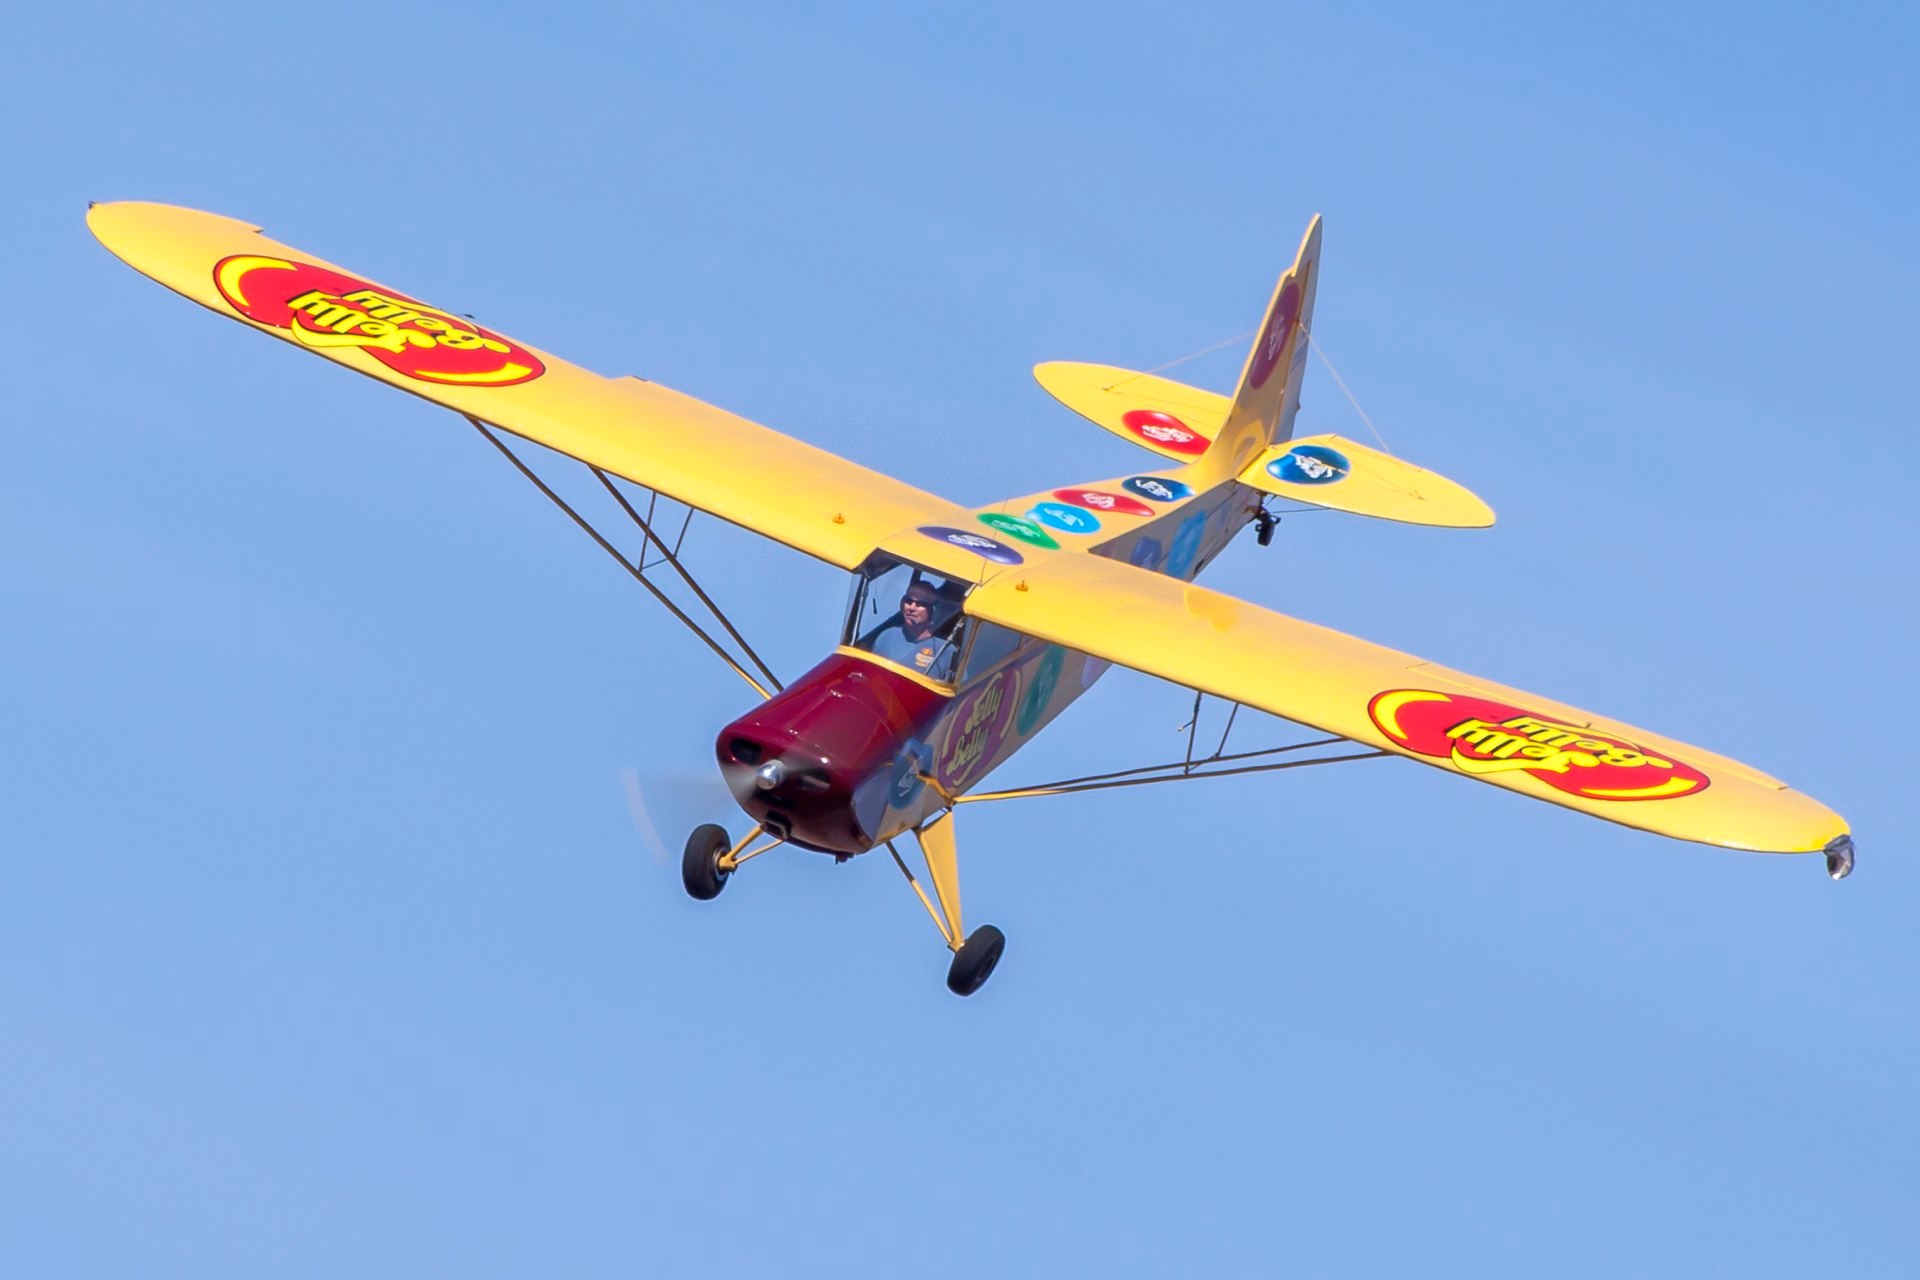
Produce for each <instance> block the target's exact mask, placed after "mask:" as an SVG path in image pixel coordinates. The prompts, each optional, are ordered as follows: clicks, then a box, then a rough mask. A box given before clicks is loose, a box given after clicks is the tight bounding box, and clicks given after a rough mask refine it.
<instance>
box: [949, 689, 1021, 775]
mask: <svg viewBox="0 0 1920 1280" xmlns="http://www.w3.org/2000/svg"><path fill="white" fill-rule="evenodd" d="M1019 694H1020V678H1019V677H1018V676H1017V675H1016V674H1015V673H1014V668H1012V667H1007V668H1005V669H1004V670H1002V671H1000V672H999V673H997V674H995V675H994V676H992V677H991V678H989V679H988V680H987V681H986V683H984V684H982V685H981V686H980V687H979V688H977V689H975V690H974V691H973V692H972V693H969V694H967V695H966V696H965V697H963V698H961V699H960V703H959V705H958V706H956V707H955V708H954V709H953V711H952V713H951V714H950V715H949V716H948V717H947V725H948V728H947V742H946V745H945V746H944V747H942V748H941V751H940V767H939V768H938V769H937V770H935V775H936V776H937V777H939V779H940V780H941V784H942V785H943V786H945V787H946V788H947V789H948V790H949V791H959V790H960V789H962V788H963V787H965V786H967V785H968V784H969V783H971V782H973V781H974V780H975V779H977V778H979V776H980V775H981V774H982V773H984V772H985V771H986V768H987V766H988V765H989V764H992V763H993V758H994V756H995V755H996V754H998V753H999V750H1000V746H1001V744H1002V743H1004V742H1005V741H1006V738H1007V726H1008V725H1010V724H1012V723H1013V709H1014V705H1015V703H1016V702H1017V701H1018V699H1019Z"/></svg>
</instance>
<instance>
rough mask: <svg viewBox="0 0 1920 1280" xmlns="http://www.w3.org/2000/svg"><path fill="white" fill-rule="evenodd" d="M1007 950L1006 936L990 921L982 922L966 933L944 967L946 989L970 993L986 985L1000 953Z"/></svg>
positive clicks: (963, 993)
mask: <svg viewBox="0 0 1920 1280" xmlns="http://www.w3.org/2000/svg"><path fill="white" fill-rule="evenodd" d="M1006 949H1007V935H1006V934H1004V933H1002V932H1000V931H999V930H998V929H996V928H994V927H993V926H992V925H990V924H983V925H981V926H980V927H979V928H978V929H975V930H974V931H973V932H972V933H970V934H968V935H967V940H966V941H965V942H963V943H961V944H960V949H959V950H958V951H956V952H954V953H953V963H952V964H951V965H949V966H947V990H949V991H951V992H953V994H955V995H957V996H970V995H972V994H973V993H974V992H976V991H978V990H979V989H980V988H981V987H984V986H985V985H986V984H987V979H988V978H990V977H992V976H993V967H994V966H995V965H997V964H999V963H1000V953H1001V952H1002V951H1005V950H1006Z"/></svg>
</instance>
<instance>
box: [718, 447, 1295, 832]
mask: <svg viewBox="0 0 1920 1280" xmlns="http://www.w3.org/2000/svg"><path fill="white" fill-rule="evenodd" d="M1182 474H1187V473H1186V472H1185V471H1184V470H1183V469H1170V470H1167V471H1163V472H1157V473H1148V474H1145V475H1140V476H1132V477H1127V478H1126V479H1125V480H1109V481H1101V482H1099V483H1098V484H1096V485H1093V486H1089V487H1088V489H1087V490H1085V491H1084V492H1086V493H1095V494H1097V493H1101V492H1109V491H1113V490H1117V489H1121V488H1122V486H1128V488H1127V489H1126V490H1125V491H1129V492H1134V493H1139V492H1142V488H1141V485H1142V484H1146V485H1148V486H1149V487H1151V486H1152V484H1153V483H1154V482H1156V481H1157V482H1159V483H1160V484H1161V485H1171V487H1170V488H1165V489H1164V490H1162V491H1164V492H1168V493H1177V494H1179V496H1177V497H1172V498H1167V499H1161V500H1160V501H1161V502H1164V504H1165V506H1164V510H1162V509H1161V507H1160V506H1158V505H1156V506H1155V508H1154V514H1153V515H1152V516H1151V517H1146V518H1135V519H1130V520H1126V521H1118V522H1116V523H1119V524H1124V525H1126V526H1128V527H1126V528H1125V529H1124V530H1116V531H1114V532H1112V533H1110V534H1109V535H1108V536H1106V537H1104V538H1103V537H1101V536H1100V535H1101V534H1102V533H1107V532H1108V531H1107V530H1106V529H1104V528H1103V527H1102V526H1101V525H1100V523H1099V521H1098V518H1097V517H1096V518H1095V519H1094V521H1093V529H1092V530H1090V531H1089V532H1088V533H1087V534H1086V535H1083V537H1082V538H1081V539H1080V541H1081V545H1080V546H1079V549H1080V550H1082V551H1084V552H1085V553H1086V554H1091V555H1100V556H1109V557H1113V558H1116V559H1120V560H1125V561H1128V562H1129V563H1132V564H1136V565H1139V566H1141V567H1144V568H1148V569H1152V570H1156V571H1158V572H1162V573H1167V574H1169V575H1171V576H1174V577H1178V578H1180V579H1182V580H1191V579H1192V578H1193V577H1194V576H1195V575H1196V574H1198V573H1199V571H1200V570H1201V569H1202V568H1204V567H1205V566H1206V564H1207V563H1208V562H1210V561H1211V560H1212V559H1213V558H1214V557H1215V556H1216V555H1218V554H1219V552H1220V550H1221V549H1222V548H1223V547H1224V546H1225V545H1226V543H1227V542H1228V541H1229V540H1230V539H1231V538H1232V537H1233V535H1234V534H1235V533H1237V532H1238V531H1239V530H1240V529H1241V528H1242V527H1244V526H1245V525H1246V523H1247V522H1248V521H1249V520H1251V519H1252V518H1253V515H1254V513H1255V512H1256V511H1258V510H1259V494H1258V493H1257V492H1255V491H1254V490H1251V489H1248V488H1246V487H1244V486H1242V485H1240V484H1237V483H1235V482H1233V481H1226V482H1223V483H1220V484H1217V485H1214V486H1211V487H1209V488H1207V489H1204V490H1200V491H1197V492H1196V491H1193V490H1191V489H1187V487H1186V486H1185V485H1184V484H1180V483H1179V482H1178V481H1177V480H1176V479H1175V478H1176V477H1178V476H1180V475H1182ZM1136 482H1137V483H1136ZM1181 490H1185V492H1184V493H1181V492H1180V491H1181ZM1062 492H1082V491H1065V490H1055V491H1050V493H1043V494H1040V495H1037V496H1036V497H1034V498H1030V499H1019V500H1015V501H1014V502H1013V503H1009V504H1001V507H1000V508H998V510H1004V509H1006V508H1008V507H1011V508H1013V509H1015V510H1028V509H1029V507H1028V505H1027V504H1039V503H1043V502H1046V501H1047V500H1048V499H1049V497H1050V494H1057V493H1062ZM1054 505H1058V504H1054ZM1051 527H1052V528H1054V529H1055V530H1057V531H1061V532H1069V537H1068V538H1063V539H1062V541H1068V542H1071V541H1072V537H1071V534H1070V531H1067V530H1063V529H1062V528H1061V526H1060V525H1058V524H1056V525H1053V526H1051ZM975 665H976V667H977V669H968V670H966V671H965V672H964V673H963V676H962V678H961V680H960V682H959V683H958V684H956V685H953V686H944V685H941V684H939V683H937V682H935V681H931V680H927V679H925V678H922V677H920V676H918V675H916V674H912V673H909V672H908V671H906V670H904V669H903V668H901V667H898V666H896V665H894V664H893V663H890V662H887V661H884V660H882V659H879V658H876V657H875V656H874V655H872V654H870V653H866V652H863V651H862V650H860V649H858V648H854V647H851V646H848V645H841V646H840V647H839V648H837V649H836V650H835V651H834V652H833V653H832V654H830V655H828V656H827V657H826V658H825V659H824V660H822V661H821V662H820V663H819V664H818V665H816V666H815V667H814V668H813V669H812V670H810V671H808V672H807V673H806V674H804V675H802V676H801V677H800V678H799V679H797V680H796V681H794V683H793V684H791V685H789V686H788V687H787V688H786V689H785V690H783V691H782V692H780V693H778V694H775V695H774V696H773V697H771V698H769V699H767V700H766V701H765V702H762V703H761V704H760V705H758V706H756V707H754V708H753V709H752V710H751V711H749V712H748V713H747V714H745V715H743V716H741V717H740V718H739V719H737V720H735V721H733V722H732V723H731V724H729V725H727V726H726V728H724V729H722V730H721V731H720V735H719V738H718V739H717V741H716V743H715V752H716V754H717V756H718V758H719V762H720V768H721V771H722V773H723V774H724V775H725V776H726V779H727V784H728V787H729V789H730V790H731V791H732V793H733V795H734V797H735V799H737V800H738V801H739V803H740V806H741V808H743V809H744V810H746V812H747V814H748V816H749V817H751V818H752V819H753V820H754V821H755V822H756V823H758V824H760V826H761V827H763V828H764V829H766V830H768V831H769V832H771V833H773V834H775V835H777V836H780V837H783V838H784V839H786V840H788V841H789V842H790V843H793V844H797V845H800V846H803V847H805V848H810V849H816V850H819V851H821V852H825V853H832V854H835V855H837V856H841V857H847V856H851V855H853V854H858V853H864V852H866V851H867V850H869V849H872V848H873V847H875V846H876V845H879V844H881V843H882V842H884V841H887V840H890V839H893V838H895V837H897V836H899V835H901V834H902V833H903V832H906V831H908V830H909V829H911V828H913V827H916V826H918V825H920V824H921V823H923V822H925V821H926V820H927V819H928V818H930V817H932V816H933V815H934V814H937V813H938V812H939V811H941V810H942V809H945V808H947V807H949V805H950V804H951V803H952V798H953V797H956V796H960V795H963V794H965V793H966V792H968V791H970V790H972V789H973V788H974V787H976V786H978V784H979V783H980V782H981V780H982V779H984V778H985V777H986V776H987V775H988V774H989V773H990V772H992V771H993V770H994V769H995V768H997V767H998V766H999V765H1000V764H1002V763H1003V762H1005V761H1006V760H1007V759H1008V758H1009V757H1011V756H1012V755H1013V754H1014V752H1016V751H1018V750H1019V749H1020V748H1021V747H1022V746H1024V745H1025V744H1026V743H1027V742H1028V741H1030V740H1031V739H1032V738H1033V737H1034V736H1035V735H1036V734H1038V733H1039V731H1040V730H1041V729H1043V728H1044V727H1045V726H1046V725H1047V724H1048V723H1049V722H1050V721H1051V720H1053V718H1054V717H1056V716H1058V715H1059V714H1060V713H1061V712H1062V711H1064V710H1065V709H1066V708H1067V707H1068V706H1070V705H1071V704H1072V703H1073V701H1074V700H1075V699H1077V698H1078V697H1079V696H1080V695H1081V694H1082V693H1084V692H1086V691H1087V690H1088V689H1090V688H1091V687H1092V686H1093V683H1094V681H1096V680H1097V679H1099V678H1100V676H1101V675H1102V674H1103V673H1104V672H1105V671H1106V668H1107V665H1108V664H1107V663H1105V662H1103V661H1101V660H1099V659H1097V658H1093V657H1089V656H1088V655H1087V654H1084V653H1080V652H1077V651H1074V650H1070V649H1066V648H1063V647H1061V646H1059V645H1051V644H1047V643H1044V642H1042V641H1039V640H1037V639H1034V638H1032V637H1023V638H1021V640H1020V642H1019V643H1018V644H1017V645H1015V646H1014V647H1012V648H1011V649H1010V651H1008V652H1007V653H1005V654H1004V655H1003V656H1001V657H1000V658H998V659H997V660H995V661H993V662H991V663H987V664H984V665H981V664H975Z"/></svg>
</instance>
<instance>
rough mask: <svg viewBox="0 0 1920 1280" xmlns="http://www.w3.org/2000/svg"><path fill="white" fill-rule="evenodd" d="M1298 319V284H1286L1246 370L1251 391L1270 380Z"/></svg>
mask: <svg viewBox="0 0 1920 1280" xmlns="http://www.w3.org/2000/svg"><path fill="white" fill-rule="evenodd" d="M1299 318H1300V282H1299V281H1298V280H1289V281H1287V283H1286V287H1285V288H1283V289H1281V290H1280V296H1279V298H1278V299H1276V300H1275V301H1274V304H1273V314H1272V315H1271V316H1269V317H1267V327H1266V329H1265V330H1263V331H1262V332H1261V334H1260V342H1259V344H1258V345H1257V346H1255V347H1254V349H1253V367H1252V368H1251V369H1249V370H1247V383H1248V385H1250V386H1251V387H1253V389H1254V390H1256V391H1258V390H1259V389H1260V388H1261V387H1264V386H1266V385H1267V379H1268V378H1271V377H1272V376H1273V370H1274V367H1275V366H1276V365H1278V364H1279V363H1280V353H1281V352H1283V351H1285V350H1286V349H1287V339H1288V337H1290V336H1291V335H1292V333H1293V322H1294V321H1295V320H1298V319H1299Z"/></svg>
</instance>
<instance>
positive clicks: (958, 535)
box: [920, 524, 1026, 564]
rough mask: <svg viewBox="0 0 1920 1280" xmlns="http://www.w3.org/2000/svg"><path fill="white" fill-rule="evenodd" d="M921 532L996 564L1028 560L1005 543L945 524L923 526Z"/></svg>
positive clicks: (1017, 562)
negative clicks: (951, 527)
mask: <svg viewBox="0 0 1920 1280" xmlns="http://www.w3.org/2000/svg"><path fill="white" fill-rule="evenodd" d="M920 532H921V533H922V534H923V535H925V536H926V537H929V538H933V539H935V540H936V541H939V542H944V543H947V544H949V545H950V546H955V547H959V548H960V549H961V550H962V551H971V552H973V554H975V555H977V556H979V557H980V558H981V559H983V560H991V561H993V562H994V563H995V564H1019V563H1021V562H1022V561H1023V560H1025V558H1026V557H1024V556H1022V555H1021V554H1020V553H1019V552H1018V551H1015V550H1014V549H1013V548H1012V547H1009V546H1007V545H1006V544H1005V543H1003V542H995V541H994V540H993V539H992V538H989V537H987V536H985V535H984V534H978V533H969V532H968V531H967V530H965V529H949V528H947V526H945V525H943V524H923V525H921V526H920Z"/></svg>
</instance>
